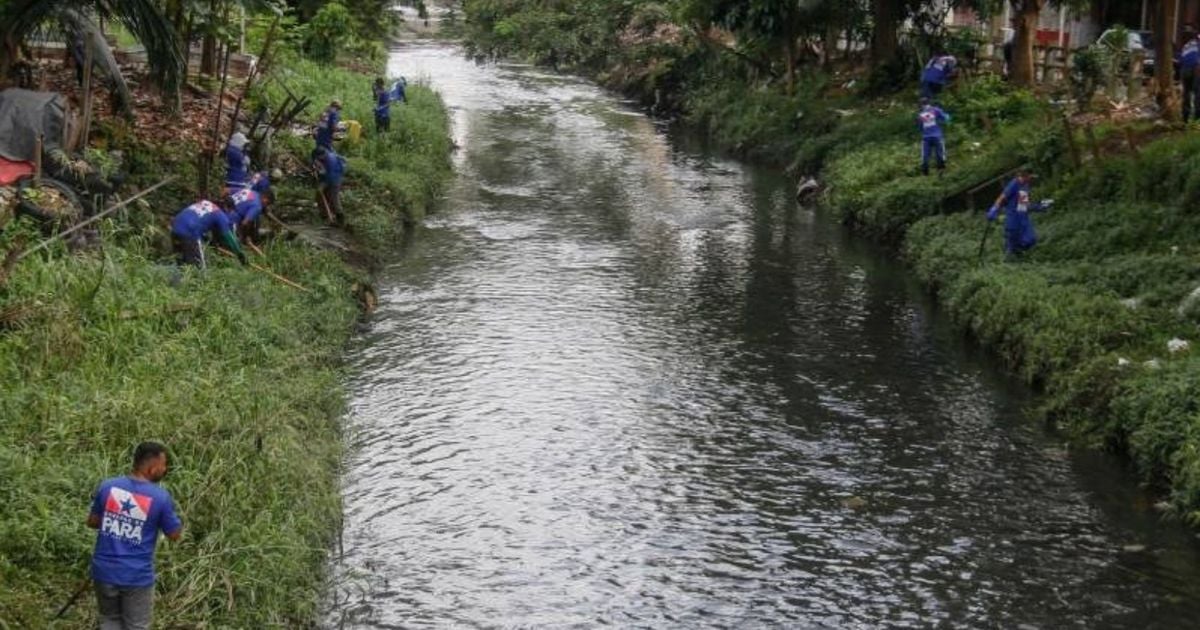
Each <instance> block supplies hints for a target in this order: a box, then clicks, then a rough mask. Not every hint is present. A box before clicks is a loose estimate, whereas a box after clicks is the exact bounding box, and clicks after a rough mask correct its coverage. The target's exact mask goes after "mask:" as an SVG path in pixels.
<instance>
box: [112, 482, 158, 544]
mask: <svg viewBox="0 0 1200 630" xmlns="http://www.w3.org/2000/svg"><path fill="white" fill-rule="evenodd" d="M153 502H154V499H153V498H152V497H148V496H146V495H144V494H138V493H136V492H130V491H128V490H125V489H123V488H117V487H115V486H114V487H112V488H109V489H108V498H107V499H106V500H105V502H104V518H103V520H102V521H101V523H100V531H102V532H104V533H106V534H111V535H113V536H116V537H117V538H121V539H123V540H126V541H128V542H132V543H134V544H141V542H142V526H143V525H145V524H146V519H147V518H148V517H149V515H150V504H151V503H153Z"/></svg>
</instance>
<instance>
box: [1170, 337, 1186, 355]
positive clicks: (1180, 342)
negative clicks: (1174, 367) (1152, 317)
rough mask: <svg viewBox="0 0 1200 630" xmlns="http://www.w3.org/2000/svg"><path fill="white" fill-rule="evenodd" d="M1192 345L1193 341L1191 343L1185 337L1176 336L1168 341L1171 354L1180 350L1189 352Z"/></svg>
mask: <svg viewBox="0 0 1200 630" xmlns="http://www.w3.org/2000/svg"><path fill="white" fill-rule="evenodd" d="M1191 347H1192V344H1191V343H1189V342H1188V341H1186V340H1184V339H1180V338H1179V337H1175V338H1174V339H1171V340H1170V341H1168V342H1167V352H1170V353H1171V354H1179V353H1180V352H1187V351H1188V350H1189V349H1191Z"/></svg>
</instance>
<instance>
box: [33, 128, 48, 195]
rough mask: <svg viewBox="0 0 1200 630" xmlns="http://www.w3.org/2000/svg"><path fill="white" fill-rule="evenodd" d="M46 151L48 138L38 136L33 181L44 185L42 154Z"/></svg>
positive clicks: (34, 155)
mask: <svg viewBox="0 0 1200 630" xmlns="http://www.w3.org/2000/svg"><path fill="white" fill-rule="evenodd" d="M45 150H46V136H44V135H42V134H40V133H39V134H38V137H37V142H35V143H34V145H33V181H34V182H35V183H38V184H40V183H42V152H43V151H45Z"/></svg>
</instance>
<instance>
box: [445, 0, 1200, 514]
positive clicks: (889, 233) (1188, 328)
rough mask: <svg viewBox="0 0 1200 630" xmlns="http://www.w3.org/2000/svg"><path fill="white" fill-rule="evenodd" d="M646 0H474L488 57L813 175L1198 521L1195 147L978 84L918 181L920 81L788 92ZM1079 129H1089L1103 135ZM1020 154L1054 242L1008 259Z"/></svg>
mask: <svg viewBox="0 0 1200 630" xmlns="http://www.w3.org/2000/svg"><path fill="white" fill-rule="evenodd" d="M596 4H597V3H590V4H589V6H594V5H596ZM635 4H636V6H635V7H634V8H632V9H629V10H623V11H611V12H602V13H600V14H596V15H590V14H587V13H584V12H574V13H572V14H570V15H567V14H563V13H557V14H556V13H553V12H552V11H551V10H549V9H545V8H543V7H540V6H539V5H537V4H536V3H513V4H510V5H508V6H507V8H501V7H498V6H497V5H496V4H495V3H490V2H486V1H477V2H471V3H468V16H469V17H470V18H471V19H472V22H471V28H470V30H469V33H470V40H471V42H472V46H473V47H474V49H475V50H476V51H477V52H478V53H480V54H485V55H487V54H491V55H515V56H520V57H524V58H527V59H530V60H532V61H535V62H539V63H545V64H549V65H553V66H556V67H559V68H563V69H570V70H573V71H579V72H584V73H587V74H590V75H592V76H595V77H596V78H597V79H598V80H599V81H601V82H602V83H604V84H605V85H607V86H609V87H611V88H614V89H617V90H621V91H623V92H625V93H627V94H630V95H632V96H634V97H636V98H639V99H640V100H641V101H642V102H643V103H644V104H646V105H647V106H648V107H650V108H651V109H652V111H654V112H655V113H658V114H660V115H666V116H671V117H674V118H676V119H678V120H680V121H681V122H683V123H685V124H687V125H689V126H691V127H693V128H696V129H698V130H700V131H702V132H704V133H706V134H707V135H708V136H709V137H710V138H711V140H712V141H713V143H714V145H715V146H717V147H719V148H722V149H724V150H727V151H730V152H733V153H735V154H737V155H740V156H743V157H747V158H750V159H755V160H759V161H766V162H770V163H774V164H778V165H780V166H787V167H789V169H790V170H792V171H793V172H795V173H796V174H798V175H802V176H816V177H817V178H819V179H820V180H821V182H822V184H823V186H824V190H823V193H822V195H821V201H822V202H823V205H825V206H826V207H827V208H828V209H829V210H830V211H831V212H832V213H833V214H834V215H835V216H836V217H838V218H840V219H841V220H842V221H844V222H845V223H846V224H848V225H850V226H852V227H854V228H855V229H856V230H858V231H860V232H862V233H864V234H868V235H870V236H872V237H873V238H876V239H878V240H879V241H881V242H882V243H886V244H888V245H889V246H893V247H895V249H896V251H897V252H898V253H899V254H900V255H902V256H903V257H904V258H905V260H907V261H908V262H910V263H911V264H912V266H913V268H914V269H915V271H916V272H917V274H918V275H919V276H920V277H921V279H922V280H924V281H925V282H926V283H927V284H928V285H929V287H930V288H931V290H932V291H934V292H936V293H937V295H938V296H939V297H940V298H941V301H942V303H943V305H944V307H945V308H946V309H947V310H948V311H949V312H950V313H951V314H952V315H953V316H954V319H955V321H957V322H958V323H959V324H960V325H961V326H962V327H963V328H964V330H967V331H969V332H970V333H971V334H972V335H974V336H975V337H976V338H977V339H978V340H979V341H980V342H981V343H983V344H984V345H985V346H987V347H989V348H991V349H992V350H993V351H994V352H995V353H996V354H997V355H998V356H999V357H1000V358H1001V359H1002V360H1003V361H1005V363H1006V364H1008V365H1009V366H1010V367H1011V368H1012V369H1013V370H1014V371H1015V372H1016V373H1018V374H1020V375H1021V376H1022V377H1023V378H1024V379H1026V380H1027V381H1029V382H1030V383H1032V384H1035V385H1036V386H1038V387H1039V388H1041V389H1042V390H1043V391H1044V394H1045V395H1044V396H1043V397H1042V398H1041V401H1042V402H1041V405H1040V407H1039V409H1038V410H1037V412H1038V414H1039V415H1040V416H1041V417H1044V418H1045V419H1047V420H1048V421H1052V422H1054V423H1055V424H1057V425H1058V426H1060V427H1062V428H1063V429H1065V430H1066V431H1068V432H1069V433H1070V434H1072V435H1073V436H1075V437H1076V438H1078V440H1079V443H1081V444H1085V445H1088V446H1092V447H1097V448H1106V449H1110V450H1113V451H1115V452H1119V453H1124V454H1127V455H1128V456H1129V458H1130V461H1131V462H1132V465H1133V466H1134V467H1135V468H1136V471H1137V474H1139V475H1140V476H1141V477H1142V478H1143V479H1145V480H1146V481H1147V482H1149V483H1151V484H1153V485H1154V486H1155V487H1156V488H1158V489H1160V490H1162V492H1163V493H1164V494H1166V495H1168V497H1169V504H1170V506H1171V509H1173V510H1174V511H1175V512H1176V513H1178V514H1179V515H1180V516H1182V517H1184V518H1186V519H1188V520H1190V521H1192V522H1193V523H1197V524H1200V409H1198V408H1197V403H1196V401H1197V400H1200V396H1198V395H1200V391H1198V390H1200V385H1197V383H1200V371H1198V370H1200V358H1196V357H1195V355H1194V354H1193V352H1192V351H1182V352H1176V353H1172V352H1169V351H1168V348H1167V343H1168V341H1169V340H1171V339H1174V338H1180V339H1184V340H1188V341H1192V342H1195V341H1197V339H1196V337H1197V324H1200V300H1197V299H1194V298H1189V297H1188V296H1189V295H1190V294H1191V293H1192V291H1193V290H1195V289H1196V288H1197V287H1198V286H1200V265H1198V264H1197V263H1198V262H1200V259H1198V256H1200V246H1198V245H1197V244H1196V243H1197V241H1196V239H1195V238H1194V236H1195V235H1196V233H1197V231H1198V230H1200V219H1197V218H1196V217H1195V216H1194V213H1191V212H1189V211H1188V208H1190V207H1192V206H1194V204H1195V202H1196V201H1197V199H1196V197H1197V196H1198V195H1200V192H1197V191H1200V176H1197V175H1195V174H1196V173H1197V172H1200V171H1198V170H1197V169H1196V168H1195V164H1196V163H1197V162H1200V140H1197V139H1196V138H1195V137H1193V136H1190V135H1187V134H1186V133H1184V132H1182V131H1181V130H1180V129H1178V128H1171V127H1168V126H1163V125H1155V124H1154V123H1153V122H1152V121H1144V120H1140V121H1139V120H1131V119H1128V118H1127V119H1126V120H1124V121H1120V120H1116V119H1109V118H1105V117H1100V116H1093V117H1092V118H1091V119H1085V120H1084V121H1083V123H1080V121H1078V120H1077V121H1076V122H1077V126H1076V127H1075V128H1074V130H1073V131H1072V134H1071V139H1073V140H1074V143H1073V144H1074V146H1072V143H1071V142H1069V141H1068V134H1067V131H1066V127H1065V126H1064V125H1063V122H1062V112H1061V110H1060V109H1059V108H1056V107H1052V106H1051V105H1050V104H1049V100H1048V99H1046V98H1044V97H1042V96H1035V95H1034V94H1032V93H1029V92H1026V91H1021V90H1016V89H1013V88H1011V87H1010V86H1008V85H1007V84H1005V83H1002V82H1001V81H1000V80H999V79H997V78H995V77H991V76H986V75H985V76H978V77H974V78H970V77H968V78H966V79H964V80H962V81H960V82H959V84H958V86H957V87H956V88H955V89H954V90H952V91H951V92H949V93H947V94H946V95H944V98H943V99H942V101H943V104H944V106H945V108H946V109H947V110H948V111H949V112H950V114H951V115H952V116H953V122H952V123H951V124H950V125H949V126H948V131H947V133H948V136H947V145H948V148H949V155H950V162H951V166H950V169H949V170H948V171H947V173H946V174H945V176H944V177H943V178H936V177H921V176H920V175H919V173H918V170H917V166H918V160H919V147H918V138H917V133H916V127H915V122H914V116H915V100H916V97H915V92H916V90H915V86H913V85H911V84H910V85H908V86H905V87H904V88H903V89H901V90H900V91H896V90H894V89H889V85H888V82H889V80H890V81H891V82H892V83H895V79H896V77H895V76H889V75H887V74H886V73H883V74H881V73H878V72H877V73H872V74H870V75H867V74H864V73H862V72H860V71H855V70H854V69H853V68H848V67H840V68H839V67H832V68H825V69H818V68H816V67H814V66H812V65H809V66H807V67H806V68H805V69H804V70H803V71H802V72H801V73H800V75H799V78H798V81H797V82H796V84H795V85H794V86H793V87H791V88H790V89H789V87H788V86H787V85H786V84H785V83H784V82H783V81H780V80H778V77H776V78H772V77H771V75H770V74H769V72H771V71H772V70H771V69H770V68H761V67H757V66H755V65H754V64H753V63H748V59H747V58H746V57H744V56H740V55H738V54H737V53H736V52H734V51H733V50H732V49H731V48H730V47H729V46H727V45H726V44H727V42H724V41H723V40H722V38H721V36H720V35H719V34H714V33H713V32H708V31H698V30H695V29H691V30H689V28H690V27H689V26H686V25H682V26H681V22H679V21H678V16H673V15H670V14H668V13H666V12H663V11H662V10H660V8H657V7H656V5H654V4H653V3H640V4H638V3H635ZM631 6H634V5H631ZM750 61H753V60H750ZM1080 124H1087V125H1089V126H1092V125H1094V126H1093V127H1092V129H1091V130H1092V131H1093V132H1094V138H1095V139H1094V141H1093V140H1092V139H1091V138H1088V137H1087V136H1086V135H1085V134H1084V133H1083V129H1084V128H1083V127H1082V126H1080ZM1130 140H1132V146H1131V144H1130ZM1077 163H1078V165H1077ZM1021 164H1030V165H1033V166H1034V167H1035V168H1036V169H1037V171H1038V172H1039V174H1040V175H1041V179H1040V180H1039V182H1038V183H1037V184H1036V185H1035V188H1034V196H1035V198H1043V197H1054V198H1057V200H1058V202H1059V203H1058V205H1057V206H1056V207H1055V209H1054V211H1053V212H1051V213H1049V214H1046V215H1039V216H1038V217H1036V219H1035V220H1036V222H1037V224H1038V229H1039V232H1040V233H1041V236H1042V241H1043V242H1042V243H1041V245H1039V246H1038V248H1037V249H1036V250H1035V251H1034V252H1032V253H1031V254H1030V255H1028V256H1026V257H1025V259H1024V260H1022V261H1020V262H1016V263H1009V262H1005V261H1004V260H1003V259H1002V256H1001V252H1000V247H1001V240H1002V237H1001V235H1000V232H1001V230H1000V229H999V228H996V229H994V230H993V232H992V233H991V235H990V240H989V241H988V243H987V244H986V247H985V253H984V256H983V257H982V260H981V259H980V257H979V251H980V240H981V237H982V235H983V231H984V228H985V225H986V224H985V222H984V221H983V216H982V214H983V211H984V210H985V209H986V208H987V207H988V206H989V205H990V203H991V201H992V199H993V198H994V196H995V194H996V193H997V191H998V188H999V185H1000V183H1001V182H1002V181H1003V176H1004V175H1005V174H1007V173H1008V172H1010V171H1011V170H1012V169H1013V168H1014V167H1016V166H1018V165H1021ZM972 207H974V208H975V211H974V212H973V213H972V212H970V211H969V209H970V208H972Z"/></svg>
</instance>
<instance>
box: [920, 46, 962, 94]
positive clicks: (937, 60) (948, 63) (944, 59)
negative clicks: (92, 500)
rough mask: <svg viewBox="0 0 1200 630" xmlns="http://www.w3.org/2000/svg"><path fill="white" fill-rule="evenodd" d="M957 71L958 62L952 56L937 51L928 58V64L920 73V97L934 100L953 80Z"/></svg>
mask: <svg viewBox="0 0 1200 630" xmlns="http://www.w3.org/2000/svg"><path fill="white" fill-rule="evenodd" d="M957 71H958V60H957V59H955V58H954V56H953V55H947V54H946V53H944V52H940V51H939V52H938V53H937V54H935V55H934V56H933V57H932V58H930V60H929V63H927V64H925V69H924V70H922V71H921V96H922V97H924V98H928V99H933V98H936V97H937V95H938V94H941V93H942V90H943V89H945V87H946V84H947V83H949V82H950V79H952V78H954V75H955V73H956V72H957Z"/></svg>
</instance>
